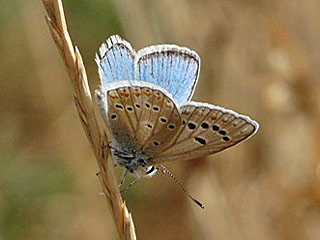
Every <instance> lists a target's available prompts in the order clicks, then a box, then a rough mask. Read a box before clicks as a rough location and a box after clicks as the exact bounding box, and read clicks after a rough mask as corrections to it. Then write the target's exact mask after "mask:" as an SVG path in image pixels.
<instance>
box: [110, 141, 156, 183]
mask: <svg viewBox="0 0 320 240" xmlns="http://www.w3.org/2000/svg"><path fill="white" fill-rule="evenodd" d="M111 153H112V155H113V158H114V160H115V163H116V164H117V165H120V166H122V167H124V168H126V169H127V170H128V171H129V172H130V173H131V174H133V175H139V176H141V177H152V176H153V175H154V174H155V173H156V172H157V168H156V167H155V166H153V165H150V164H151V163H152V162H153V161H152V158H150V157H149V156H147V155H146V154H145V153H144V152H142V151H138V150H136V149H122V148H121V147H112V150H111Z"/></svg>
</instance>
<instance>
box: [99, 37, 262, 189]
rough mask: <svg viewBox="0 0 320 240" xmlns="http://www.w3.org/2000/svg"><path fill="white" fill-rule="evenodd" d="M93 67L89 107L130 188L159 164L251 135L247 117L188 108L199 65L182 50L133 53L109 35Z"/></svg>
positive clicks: (203, 153) (209, 151)
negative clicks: (96, 81)
mask: <svg viewBox="0 0 320 240" xmlns="http://www.w3.org/2000/svg"><path fill="white" fill-rule="evenodd" d="M96 63H97V65H98V72H99V77H100V80H101V87H100V89H97V90H96V92H95V96H96V102H97V105H98V107H99V110H100V113H101V115H102V118H103V119H104V121H105V123H106V125H107V126H108V129H109V130H110V134H111V136H112V144H111V145H110V147H111V152H112V156H113V158H114V160H115V163H116V164H117V165H120V166H122V167H124V168H125V171H124V175H123V178H124V177H125V175H126V174H127V173H131V174H132V175H133V176H134V177H135V179H136V180H135V181H134V182H133V183H135V182H136V181H138V180H139V179H140V177H151V176H153V175H154V174H155V173H156V172H157V171H158V170H159V166H162V164H163V163H165V162H169V161H180V160H187V159H194V158H199V157H204V156H207V155H210V154H214V153H217V152H220V151H222V150H225V149H227V148H229V147H232V146H234V145H236V144H238V143H240V142H242V141H244V140H245V139H247V138H249V137H250V136H252V135H253V134H255V133H256V132H257V130H258V128H259V125H258V123H257V122H256V121H254V120H252V119H250V118H249V117H247V116H244V115H241V114H238V113H236V112H234V111H231V110H228V109H225V108H223V107H218V106H215V105H211V104H208V103H200V102H193V101H191V100H190V99H191V97H192V95H193V92H194V90H195V87H196V85H197V81H198V77H199V72H200V58H199V56H198V54H197V53H196V52H194V51H192V50H190V49H188V48H185V47H179V46H176V45H169V44H165V45H156V46H150V47H146V48H143V49H141V50H140V51H138V52H136V51H135V50H134V49H133V48H132V47H131V45H130V43H129V42H127V41H125V40H123V39H121V38H120V37H119V36H117V35H114V36H111V37H109V38H108V39H107V40H106V42H104V43H103V44H102V45H101V47H100V49H99V53H97V54H96ZM161 169H162V170H163V171H166V168H164V167H163V166H162V168H161ZM167 172H168V171H167ZM168 173H169V174H170V175H171V173H170V172H168ZM123 178H122V179H123ZM131 185H133V184H131Z"/></svg>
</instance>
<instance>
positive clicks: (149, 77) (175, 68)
mask: <svg viewBox="0 0 320 240" xmlns="http://www.w3.org/2000/svg"><path fill="white" fill-rule="evenodd" d="M135 71H136V79H138V80H140V81H144V82H150V83H152V84H155V85H158V86H160V87H162V88H163V89H165V90H167V91H168V92H169V93H170V94H172V95H173V96H174V97H175V99H176V101H177V102H178V103H179V104H182V103H185V102H186V101H187V100H189V99H190V98H191V97H192V94H193V92H194V89H195V86H196V83H197V80H198V76H199V71H200V58H199V56H198V55H197V53H196V52H194V51H191V50H190V49H188V48H183V47H178V46H176V45H157V46H151V47H147V48H143V49H141V50H140V51H138V53H137V57H136V60H135Z"/></svg>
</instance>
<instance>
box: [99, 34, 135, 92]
mask: <svg viewBox="0 0 320 240" xmlns="http://www.w3.org/2000/svg"><path fill="white" fill-rule="evenodd" d="M135 56H136V53H135V51H134V50H133V49H132V47H131V45H130V43H128V42H127V41H125V40H123V39H121V38H120V37H119V36H117V35H114V36H111V37H109V38H108V39H107V41H106V42H105V43H103V44H102V45H101V47H100V49H99V55H98V54H97V55H96V62H97V65H98V71H99V76H100V79H101V84H102V86H103V87H108V86H107V85H108V84H110V83H113V82H117V81H121V80H133V79H134V59H135Z"/></svg>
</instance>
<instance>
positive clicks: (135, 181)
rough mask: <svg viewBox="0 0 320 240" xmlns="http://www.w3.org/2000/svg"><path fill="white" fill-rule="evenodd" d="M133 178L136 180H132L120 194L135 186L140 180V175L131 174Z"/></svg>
mask: <svg viewBox="0 0 320 240" xmlns="http://www.w3.org/2000/svg"><path fill="white" fill-rule="evenodd" d="M133 175H134V177H135V178H136V179H135V180H133V181H132V182H131V183H130V184H129V185H127V186H126V187H125V189H123V190H121V193H123V192H126V191H127V190H128V189H129V188H131V187H132V186H133V185H135V184H136V183H137V182H138V181H139V180H140V175H139V174H138V173H133Z"/></svg>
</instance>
